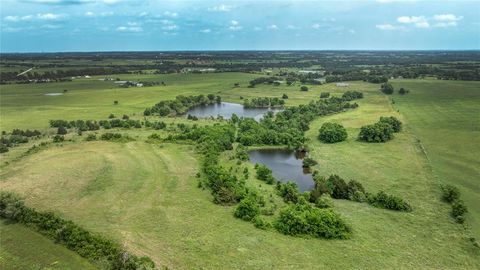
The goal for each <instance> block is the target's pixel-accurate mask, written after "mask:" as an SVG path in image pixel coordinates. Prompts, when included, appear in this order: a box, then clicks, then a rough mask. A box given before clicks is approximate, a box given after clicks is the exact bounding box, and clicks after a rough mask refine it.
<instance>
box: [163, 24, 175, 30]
mask: <svg viewBox="0 0 480 270" xmlns="http://www.w3.org/2000/svg"><path fill="white" fill-rule="evenodd" d="M162 29H163V30H166V31H172V30H176V29H178V26H177V25H176V24H170V25H165V26H162Z"/></svg>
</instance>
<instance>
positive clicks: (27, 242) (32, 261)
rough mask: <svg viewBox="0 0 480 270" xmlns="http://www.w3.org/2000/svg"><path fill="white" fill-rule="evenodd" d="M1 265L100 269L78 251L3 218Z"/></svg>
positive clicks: (0, 226) (0, 224)
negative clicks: (77, 252)
mask: <svg viewBox="0 0 480 270" xmlns="http://www.w3.org/2000/svg"><path fill="white" fill-rule="evenodd" d="M0 231H1V236H0V268H1V269H18V270H27V269H28V270H30V269H31V270H33V269H52V270H56V269H59V270H60V269H62V270H67V269H71V270H76V269H78V270H84V269H97V267H96V266H94V265H92V264H91V263H89V262H88V261H86V260H85V259H83V258H82V257H80V256H79V255H78V254H76V253H75V252H73V251H70V250H68V249H66V248H65V247H63V246H61V245H58V244H55V243H53V241H52V240H50V239H47V238H45V237H44V236H42V235H40V234H38V233H36V232H33V231H31V230H30V229H28V228H26V227H24V226H22V225H18V224H11V223H8V222H6V221H4V220H0Z"/></svg>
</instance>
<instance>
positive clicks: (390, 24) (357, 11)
mask: <svg viewBox="0 0 480 270" xmlns="http://www.w3.org/2000/svg"><path fill="white" fill-rule="evenodd" d="M470 49H475V50H478V49H480V0H475V1H474V0H469V1H458V0H456V1H442V0H436V1H427V0H424V1H421V0H364V1H360V0H356V1H347V0H343V1H342V0H340V1H298V0H297V1H293V0H291V1H275V0H270V1H266V0H265V1H259V0H257V1H228V0H224V1H216V0H215V1H198V0H197V1H181V0H176V1H173V0H170V1H163V0H142V1H141V0H0V51H1V52H65V51H178V50H470Z"/></svg>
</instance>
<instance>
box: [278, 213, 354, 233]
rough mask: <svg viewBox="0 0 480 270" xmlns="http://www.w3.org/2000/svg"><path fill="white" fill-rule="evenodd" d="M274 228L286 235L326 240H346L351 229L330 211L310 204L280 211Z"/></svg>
mask: <svg viewBox="0 0 480 270" xmlns="http://www.w3.org/2000/svg"><path fill="white" fill-rule="evenodd" d="M275 228H276V229H277V230H278V231H279V232H281V233H283V234H287V235H293V236H299V235H307V236H313V237H318V238H327V239H347V238H350V236H351V228H350V226H349V225H347V224H346V223H345V221H343V219H342V218H341V217H340V215H338V214H337V213H335V212H334V211H333V210H332V209H319V208H314V207H312V206H311V205H310V204H291V205H288V206H287V207H285V208H284V209H282V210H281V211H280V215H279V217H278V219H277V220H276V222H275Z"/></svg>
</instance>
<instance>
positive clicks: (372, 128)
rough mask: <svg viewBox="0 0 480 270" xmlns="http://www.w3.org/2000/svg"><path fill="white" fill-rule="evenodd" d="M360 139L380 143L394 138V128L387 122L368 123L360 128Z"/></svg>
mask: <svg viewBox="0 0 480 270" xmlns="http://www.w3.org/2000/svg"><path fill="white" fill-rule="evenodd" d="M358 139H359V140H361V141H365V142H371V143H379V142H386V141H388V140H391V139H393V128H392V126H391V125H390V124H388V123H385V122H377V123H375V124H373V125H366V126H363V127H362V128H361V129H360V133H359V134H358Z"/></svg>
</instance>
